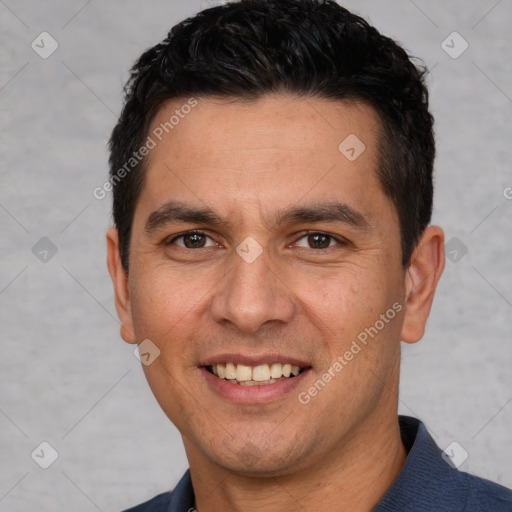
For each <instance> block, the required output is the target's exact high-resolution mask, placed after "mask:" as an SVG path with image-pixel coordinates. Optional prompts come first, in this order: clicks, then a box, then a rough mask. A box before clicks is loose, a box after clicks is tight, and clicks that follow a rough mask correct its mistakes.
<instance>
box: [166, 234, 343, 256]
mask: <svg viewBox="0 0 512 512" xmlns="http://www.w3.org/2000/svg"><path fill="white" fill-rule="evenodd" d="M188 235H200V236H204V237H206V238H209V239H210V240H212V241H213V239H212V237H211V236H209V235H207V234H206V233H205V232H203V231H198V230H192V231H187V232H185V233H182V234H181V235H178V236H175V237H174V238H172V239H170V240H168V241H166V242H165V245H172V244H174V242H175V241H176V240H179V239H180V238H184V237H186V236H188ZM310 235H322V236H325V237H328V238H330V239H332V240H334V241H336V242H337V243H338V245H340V246H347V245H349V244H350V242H349V241H348V240H345V239H344V238H338V237H336V236H334V235H331V234H330V233H324V232H323V231H307V232H306V233H304V234H302V235H301V236H300V237H299V238H298V239H297V241H298V240H301V239H303V238H305V237H307V236H310ZM303 248H304V247H303ZM332 248H333V247H331V246H329V247H326V248H323V249H314V248H312V247H310V249H312V250H314V251H325V250H326V249H332ZM182 249H188V250H195V249H192V248H189V247H182ZM198 249H208V247H199V248H198Z"/></svg>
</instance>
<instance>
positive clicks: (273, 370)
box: [270, 363, 283, 379]
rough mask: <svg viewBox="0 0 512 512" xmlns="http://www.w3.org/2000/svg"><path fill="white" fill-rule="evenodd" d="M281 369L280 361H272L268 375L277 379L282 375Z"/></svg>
mask: <svg viewBox="0 0 512 512" xmlns="http://www.w3.org/2000/svg"><path fill="white" fill-rule="evenodd" d="M282 369H283V365H282V364H281V363H274V364H273V365H272V366H271V367H270V376H271V377H272V378H273V379H279V378H281V377H282V376H283V372H282Z"/></svg>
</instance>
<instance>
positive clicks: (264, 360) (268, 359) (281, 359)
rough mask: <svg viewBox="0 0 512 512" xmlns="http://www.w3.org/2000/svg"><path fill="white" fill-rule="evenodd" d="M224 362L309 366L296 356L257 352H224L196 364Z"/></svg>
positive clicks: (209, 364) (248, 364)
mask: <svg viewBox="0 0 512 512" xmlns="http://www.w3.org/2000/svg"><path fill="white" fill-rule="evenodd" d="M224 363H235V364H245V365H247V366H258V365H260V364H272V363H281V364H291V365H293V366H300V367H301V368H307V367H309V366H311V365H310V364H309V363H308V362H306V361H304V360H303V359H297V358H296V357H292V356H286V355H281V354H259V355H245V354H240V353H225V354H217V355H214V356H210V357H208V358H206V359H204V360H203V361H201V362H200V363H199V364H198V366H212V365H214V364H224Z"/></svg>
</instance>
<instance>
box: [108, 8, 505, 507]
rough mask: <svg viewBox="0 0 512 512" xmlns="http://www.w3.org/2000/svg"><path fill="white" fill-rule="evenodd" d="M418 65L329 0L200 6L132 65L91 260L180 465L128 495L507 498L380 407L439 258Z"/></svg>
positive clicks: (449, 503) (468, 501) (174, 499)
mask: <svg viewBox="0 0 512 512" xmlns="http://www.w3.org/2000/svg"><path fill="white" fill-rule="evenodd" d="M423 74H424V71H423V70H421V69H418V68H416V67H415V66H414V65H413V64H412V62H411V61H410V60H409V58H408V56H407V55H406V53H405V52H404V50H403V49H401V48H400V47H399V46H398V45H397V44H396V43H394V42H393V41H392V40H390V39H389V38H386V37H384V36H382V35H380V34H379V33H378V32H377V31H376V30H375V29H374V28H372V27H371V26H369V25H368V24H367V23H366V22H365V21H364V20H362V19H361V18H359V17H357V16H355V15H353V14H351V13H349V12H348V11H346V10H345V9H343V8H341V7H340V6H338V5H337V4H336V3H335V2H333V1H329V0H325V1H321V0H268V1H265V0H242V1H241V2H237V3H229V4H227V5H223V6H219V7H215V8H212V9H208V10H206V11H203V12H202V13H199V14H198V15H197V16H196V17H194V18H191V19H188V20H185V21H184V22H182V23H180V24H179V25H177V26H175V27H174V28H173V29H172V30H171V32H170V33H169V36H168V38H167V39H165V40H164V41H163V42H162V43H160V44H158V45H156V46H155V47H153V48H151V49H150V50H148V51H147V52H146V53H144V54H143V55H142V56H141V58H140V59H139V61H138V62H137V63H136V64H135V66H134V67H133V69H132V75H131V78H130V80H129V82H128V84H127V87H126V99H125V106H124V109H123V112H122V114H121V116H120V119H119V122H118V124H117V126H116V127H115V129H114V131H113V134H112V137H111V141H110V148H111V158H110V166H111V180H110V181H111V184H112V188H113V194H114V208H113V214H114V222H115V228H112V229H110V230H109V231H108V234H107V243H108V266H109V271H110V273H111V276H112V280H113V283H114V288H115V293H116V308H117V311H118V314H119V317H120V319H121V323H122V327H121V335H122V337H123V339H124V340H125V341H127V342H128V343H137V344H139V350H140V352H141V353H143V354H144V355H143V357H144V359H143V362H144V366H143V368H144V371H145V374H146V377H147V380H148V382H149V385H150V386H151V389H152V391H153V393H154V395H155V397H156V399H157V400H158V402H159V404H160V405H161V407H162V409H163V410H164V412H165V413H166V414H167V416H168V417H169V419H170V420H171V421H172V422H173V423H174V424H175V425H176V427H177V428H178V429H179V431H180V432H181V434H182V438H183V443H184V446H185V450H186V453H187V457H188V460H189V464H190V470H189V471H187V473H186V474H185V475H184V477H183V478H182V480H181V481H180V483H179V484H178V486H177V487H176V488H175V489H174V491H173V492H172V493H170V492H166V493H163V494H161V495H159V496H157V497H156V498H154V499H153V500H151V501H150V502H147V503H145V504H142V505H140V506H138V507H135V508H133V509H132V511H168V512H178V511H188V510H198V511H199V512H212V511H219V510H229V511H241V510H244V511H245V510H250V511H261V512H263V511H281V512H282V511H292V510H293V511H295V510H306V511H309V510H311V511H312V510H319V511H340V510H346V511H351V512H358V511H361V512H362V511H370V510H373V511H377V512H384V511H402V510H403V511H412V512H420V511H436V512H440V511H450V512H453V511H462V510H465V511H483V510H485V511H491V510H492V511H505V510H507V511H510V510H512V491H510V490H508V489H505V488H504V487H501V486H499V485H497V484H494V483H492V482H489V481H487V480H483V479H480V478H477V477H474V476H470V475H468V474H465V473H462V472H459V471H457V470H456V469H454V468H452V467H451V466H450V465H449V464H448V463H447V462H446V461H445V460H444V459H443V458H442V457H441V451H440V449H439V448H437V446H436V445H435V443H434V441H433V440H432V438H431V437H430V435H429V434H428V433H427V431H426V429H425V427H424V426H423V424H422V423H421V422H420V421H419V420H416V419H414V418H409V417H400V418H398V416H397V409H398V406H397V402H398V381H399V365H400V342H401V341H404V342H406V343H415V342H417V341H418V340H420V338H421V337H422V335H423V332H424V328H425V323H426V320H427V317H428V314H429V312H430V307H431V304H432V300H433V297H434V292H435V289H436V285H437V283H438V280H439V278H440V276H441V273H442V270H443V266H444V252H443V241H444V235H443V232H442V230H441V229H440V228H439V227H437V226H431V225H429V222H430V217H431V210H432V195H433V192H432V167H433V160H434V153H435V150H434V139H433V131H432V122H433V120H432V117H431V115H430V113H429V111H428V94H427V90H426V88H425V85H424V82H423Z"/></svg>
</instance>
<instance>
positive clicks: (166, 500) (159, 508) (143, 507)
mask: <svg viewBox="0 0 512 512" xmlns="http://www.w3.org/2000/svg"><path fill="white" fill-rule="evenodd" d="M171 498H172V493H171V492H164V493H162V494H159V495H158V496H155V497H154V498H152V499H150V500H149V501H146V502H144V503H141V504H140V505H137V506H136V507H132V508H129V509H127V510H125V511H124V512H167V508H168V507H169V504H170V503H171Z"/></svg>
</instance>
